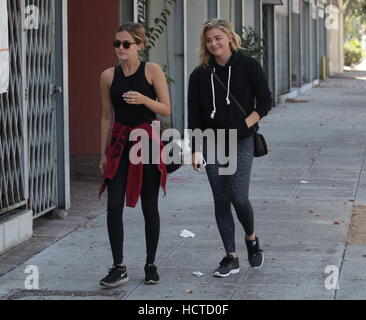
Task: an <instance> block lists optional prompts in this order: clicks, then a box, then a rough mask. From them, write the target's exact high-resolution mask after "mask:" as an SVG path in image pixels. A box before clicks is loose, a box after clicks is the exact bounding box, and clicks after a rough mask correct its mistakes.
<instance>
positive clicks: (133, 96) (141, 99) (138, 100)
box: [122, 91, 147, 105]
mask: <svg viewBox="0 0 366 320" xmlns="http://www.w3.org/2000/svg"><path fill="white" fill-rule="evenodd" d="M122 97H123V99H124V100H125V101H126V103H128V104H136V105H137V104H145V102H146V98H147V97H146V96H144V95H142V94H141V93H139V92H137V91H128V92H126V93H125V94H124V95H123V96H122Z"/></svg>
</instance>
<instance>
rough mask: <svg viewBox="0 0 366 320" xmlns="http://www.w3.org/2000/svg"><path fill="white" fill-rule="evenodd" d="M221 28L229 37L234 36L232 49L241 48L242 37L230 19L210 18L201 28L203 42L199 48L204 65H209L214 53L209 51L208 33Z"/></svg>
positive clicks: (231, 43) (200, 61) (201, 62)
mask: <svg viewBox="0 0 366 320" xmlns="http://www.w3.org/2000/svg"><path fill="white" fill-rule="evenodd" d="M215 28H216V29H220V30H221V31H222V32H224V33H225V34H226V35H227V36H228V37H232V41H231V42H230V49H231V51H238V50H239V49H240V48H241V38H240V36H239V35H238V34H237V33H236V32H235V30H234V28H233V25H232V24H231V22H230V21H228V20H223V19H212V20H208V21H207V22H206V23H205V24H204V25H203V26H202V29H201V44H200V48H199V64H200V66H202V67H208V65H209V64H208V63H209V61H210V58H211V57H212V54H211V53H210V52H209V51H208V49H207V47H206V33H207V31H208V30H211V29H215Z"/></svg>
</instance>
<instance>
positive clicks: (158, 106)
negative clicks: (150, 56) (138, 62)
mask: <svg viewBox="0 0 366 320" xmlns="http://www.w3.org/2000/svg"><path fill="white" fill-rule="evenodd" d="M147 69H148V71H147V73H148V74H147V78H148V80H149V79H150V80H151V83H152V86H153V87H154V89H155V92H156V96H157V100H153V99H151V98H149V97H146V96H144V95H142V94H141V93H139V92H136V91H130V92H127V93H125V94H124V95H123V97H124V99H125V100H126V102H127V103H128V104H143V105H145V106H146V107H147V108H149V109H150V110H152V111H153V112H155V113H157V114H158V115H161V116H163V117H169V116H170V115H171V105H170V96H169V89H168V83H167V81H166V78H165V74H164V72H163V70H162V69H161V67H160V66H159V65H158V64H155V63H149V64H148V65H147Z"/></svg>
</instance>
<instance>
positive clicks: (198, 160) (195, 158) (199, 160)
mask: <svg viewBox="0 0 366 320" xmlns="http://www.w3.org/2000/svg"><path fill="white" fill-rule="evenodd" d="M203 163H204V159H203V154H202V152H196V153H194V154H193V155H192V166H193V169H194V170H196V171H198V170H200V169H201V168H202V166H203Z"/></svg>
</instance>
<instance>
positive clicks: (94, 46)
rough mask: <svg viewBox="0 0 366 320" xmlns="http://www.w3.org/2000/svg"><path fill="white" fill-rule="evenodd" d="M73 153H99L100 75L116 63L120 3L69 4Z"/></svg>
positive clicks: (83, 0) (90, 1)
mask: <svg viewBox="0 0 366 320" xmlns="http://www.w3.org/2000/svg"><path fill="white" fill-rule="evenodd" d="M68 6H69V8H68V20H69V25H68V27H69V90H70V154H71V156H73V155H93V154H99V153H100V129H99V128H100V116H101V103H100V74H101V72H102V71H103V70H105V69H107V68H108V67H111V66H113V65H115V64H116V63H117V60H116V58H115V53H114V49H113V47H112V45H111V42H112V40H113V37H114V32H115V30H116V29H117V27H118V25H119V17H120V14H119V10H118V8H119V1H118V0H108V1H99V0H78V1H69V5H68Z"/></svg>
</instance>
